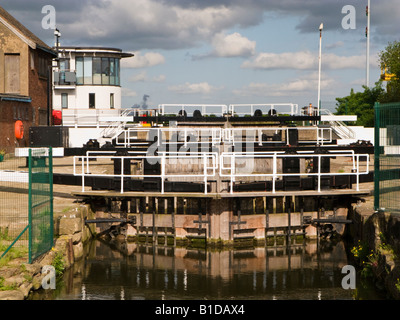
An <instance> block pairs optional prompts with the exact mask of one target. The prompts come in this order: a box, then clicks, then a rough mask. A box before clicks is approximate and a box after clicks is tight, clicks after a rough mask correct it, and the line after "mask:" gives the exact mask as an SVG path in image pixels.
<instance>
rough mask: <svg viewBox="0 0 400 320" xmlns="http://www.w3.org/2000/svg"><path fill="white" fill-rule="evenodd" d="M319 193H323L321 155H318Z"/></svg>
mask: <svg viewBox="0 0 400 320" xmlns="http://www.w3.org/2000/svg"><path fill="white" fill-rule="evenodd" d="M318 192H321V155H318Z"/></svg>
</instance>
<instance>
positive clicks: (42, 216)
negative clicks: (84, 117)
mask: <svg viewBox="0 0 400 320" xmlns="http://www.w3.org/2000/svg"><path fill="white" fill-rule="evenodd" d="M27 159H28V160H27ZM52 168H53V160H52V149H51V148H49V149H48V148H41V149H32V150H30V152H29V158H16V157H14V156H13V155H6V157H5V158H4V159H3V161H1V162H0V259H1V258H3V257H5V256H6V255H7V254H10V255H13V256H14V257H15V256H17V257H23V258H26V259H27V260H28V262H29V263H32V262H33V261H34V260H35V259H36V258H37V257H39V256H40V255H41V254H43V253H45V252H46V251H48V250H50V249H51V247H52V246H53V169H52Z"/></svg>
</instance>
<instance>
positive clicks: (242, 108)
mask: <svg viewBox="0 0 400 320" xmlns="http://www.w3.org/2000/svg"><path fill="white" fill-rule="evenodd" d="M288 107H289V110H285V108H288ZM282 109H283V110H282ZM229 113H230V114H231V115H232V116H235V115H236V116H263V115H270V116H273V115H278V114H289V115H291V116H294V115H297V114H298V113H299V106H298V105H297V104H294V103H266V104H231V105H229Z"/></svg>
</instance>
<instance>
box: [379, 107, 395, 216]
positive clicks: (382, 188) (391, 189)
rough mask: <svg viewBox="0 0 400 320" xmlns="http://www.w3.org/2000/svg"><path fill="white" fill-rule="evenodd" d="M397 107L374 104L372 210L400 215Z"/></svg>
mask: <svg viewBox="0 0 400 320" xmlns="http://www.w3.org/2000/svg"><path fill="white" fill-rule="evenodd" d="M399 137H400V103H388V104H380V103H376V104H375V162H374V163H375V170H374V180H375V186H374V195H375V204H374V206H375V209H376V210H378V209H381V210H386V211H390V212H392V213H394V212H395V213H400V205H399V198H400V138H399Z"/></svg>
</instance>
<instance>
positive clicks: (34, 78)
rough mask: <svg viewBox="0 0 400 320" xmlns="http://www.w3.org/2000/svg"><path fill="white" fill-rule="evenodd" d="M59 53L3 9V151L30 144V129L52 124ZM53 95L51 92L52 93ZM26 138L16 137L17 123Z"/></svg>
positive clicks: (0, 67)
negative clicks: (53, 78)
mask: <svg viewBox="0 0 400 320" xmlns="http://www.w3.org/2000/svg"><path fill="white" fill-rule="evenodd" d="M56 57H57V54H56V52H54V50H53V49H52V48H50V47H49V46H48V45H46V44H45V43H44V42H43V41H42V40H40V39H39V38H38V37H36V36H35V35H34V34H33V33H32V32H31V31H29V30H28V29H27V28H26V27H24V26H23V25H22V24H21V23H20V22H19V21H17V20H16V19H15V18H14V17H13V16H11V15H10V14H9V13H8V12H7V11H6V10H4V9H3V8H2V7H0V149H6V151H7V152H13V151H14V148H15V147H25V146H28V145H29V127H32V126H41V125H48V123H49V122H48V121H49V119H50V115H51V91H49V86H50V90H51V82H49V80H51V79H49V77H51V66H52V59H54V58H56ZM49 92H50V93H49ZM18 120H21V121H22V123H23V125H24V137H23V138H22V139H20V140H18V139H16V138H15V130H14V126H15V122H16V121H18Z"/></svg>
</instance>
